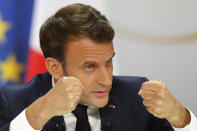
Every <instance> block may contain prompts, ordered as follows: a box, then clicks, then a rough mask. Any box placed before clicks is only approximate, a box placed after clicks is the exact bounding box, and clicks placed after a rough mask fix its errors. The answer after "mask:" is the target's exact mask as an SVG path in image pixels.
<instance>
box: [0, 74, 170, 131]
mask: <svg viewBox="0 0 197 131" xmlns="http://www.w3.org/2000/svg"><path fill="white" fill-rule="evenodd" d="M51 80H52V79H51V75H50V74H49V73H44V74H39V75H36V76H35V77H34V78H33V79H32V80H31V81H30V82H29V83H27V84H24V85H15V86H9V87H2V88H0V131H8V130H9V125H10V122H11V121H12V120H13V119H14V118H15V117H16V116H17V115H19V114H20V113H21V112H22V111H23V110H24V109H25V108H27V107H28V106H29V105H30V104H31V103H33V102H34V101H35V100H36V99H38V98H39V97H41V96H43V95H44V94H45V93H47V92H48V91H49V90H50V89H51V88H52V82H51ZM145 81H147V79H146V78H144V77H126V76H114V77H113V85H112V90H111V92H110V98H109V103H108V104H107V105H106V106H105V107H104V108H101V109H99V110H100V117H101V129H102V131H173V128H172V127H171V125H170V124H169V123H168V121H167V120H165V119H158V118H156V117H154V116H153V115H151V114H150V113H148V112H147V110H146V108H145V107H144V106H143V104H142V99H141V98H140V96H138V91H139V89H140V87H141V84H142V83H143V82H145ZM110 104H113V105H114V106H115V108H110V107H109V105H110ZM42 130H43V131H65V123H64V119H63V116H59V117H54V118H52V119H51V120H50V121H49V122H48V123H47V124H46V125H45V126H44V128H43V129H42Z"/></svg>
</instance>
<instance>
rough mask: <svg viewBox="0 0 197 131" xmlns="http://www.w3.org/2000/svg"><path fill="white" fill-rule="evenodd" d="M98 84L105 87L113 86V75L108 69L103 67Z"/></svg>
mask: <svg viewBox="0 0 197 131" xmlns="http://www.w3.org/2000/svg"><path fill="white" fill-rule="evenodd" d="M98 77H99V79H98V83H99V84H100V85H103V86H110V85H111V84H112V73H111V71H110V70H109V69H107V68H106V67H102V68H101V69H100V71H99V76H98Z"/></svg>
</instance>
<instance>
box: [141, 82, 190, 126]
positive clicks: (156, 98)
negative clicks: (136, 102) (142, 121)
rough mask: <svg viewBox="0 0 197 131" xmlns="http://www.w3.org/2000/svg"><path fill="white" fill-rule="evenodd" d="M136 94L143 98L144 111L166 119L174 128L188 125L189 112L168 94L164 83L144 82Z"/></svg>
mask: <svg viewBox="0 0 197 131" xmlns="http://www.w3.org/2000/svg"><path fill="white" fill-rule="evenodd" d="M138 94H139V95H140V96H141V97H142V98H143V104H144V105H145V106H146V109H147V110H148V111H149V112H150V113H152V114H153V115H154V116H156V117H158V118H165V119H167V120H168V121H169V122H170V124H171V125H172V126H174V127H176V128H182V127H185V126H186V125H187V124H189V123H190V119H191V118H190V117H191V116H190V113H189V111H188V110H187V109H186V108H185V107H184V106H183V105H181V104H180V103H179V102H178V101H177V100H176V99H175V98H174V97H173V96H172V95H171V94H170V92H169V91H168V89H167V88H166V86H165V84H164V83H162V82H159V81H148V82H144V83H143V84H142V87H141V89H140V91H139V93H138Z"/></svg>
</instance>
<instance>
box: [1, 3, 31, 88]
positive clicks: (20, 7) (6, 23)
mask: <svg viewBox="0 0 197 131" xmlns="http://www.w3.org/2000/svg"><path fill="white" fill-rule="evenodd" d="M33 5H34V0H0V86H3V85H8V84H15V83H23V80H24V74H25V67H26V66H25V65H26V59H27V51H28V43H29V36H30V35H29V34H30V27H31V18H32V12H33V11H32V10H33Z"/></svg>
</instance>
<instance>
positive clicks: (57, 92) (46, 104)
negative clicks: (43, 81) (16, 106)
mask: <svg viewBox="0 0 197 131" xmlns="http://www.w3.org/2000/svg"><path fill="white" fill-rule="evenodd" d="M82 91H83V88H82V84H81V82H80V80H79V79H77V78H74V77H62V78H61V79H60V80H58V81H57V83H56V85H55V86H54V87H53V88H52V89H51V90H50V91H49V92H48V93H47V94H46V95H44V96H43V97H41V98H39V99H38V100H36V101H35V102H34V103H33V104H31V105H30V106H29V107H28V108H27V110H26V117H27V120H28V122H29V124H30V125H31V126H32V127H33V128H34V129H37V130H39V129H41V128H42V127H43V126H44V125H45V123H47V121H48V120H49V119H51V118H52V117H54V116H61V115H64V114H66V113H69V112H71V111H72V110H74V109H75V108H76V106H77V104H78V103H79V100H80V96H81V94H82Z"/></svg>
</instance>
